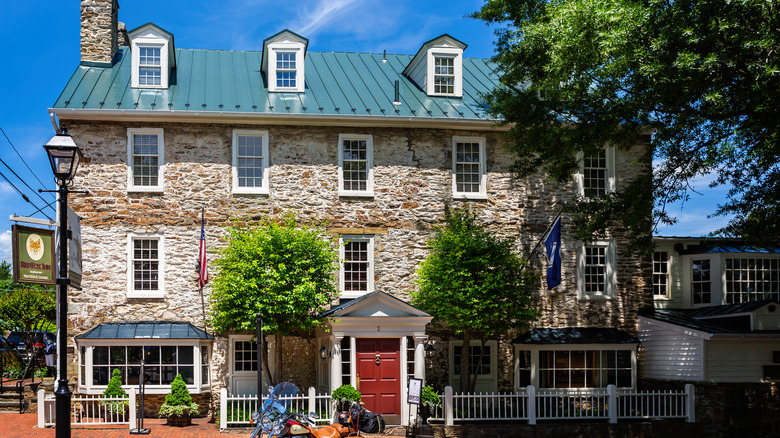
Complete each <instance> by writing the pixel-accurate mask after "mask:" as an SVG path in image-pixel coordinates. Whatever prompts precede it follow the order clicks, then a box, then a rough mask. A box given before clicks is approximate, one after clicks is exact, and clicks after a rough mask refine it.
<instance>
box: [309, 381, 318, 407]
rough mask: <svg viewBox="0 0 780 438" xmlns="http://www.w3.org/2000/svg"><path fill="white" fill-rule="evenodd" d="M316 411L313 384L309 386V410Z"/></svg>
mask: <svg viewBox="0 0 780 438" xmlns="http://www.w3.org/2000/svg"><path fill="white" fill-rule="evenodd" d="M311 412H314V413H317V390H315V389H314V387H313V386H310V387H309V412H308V413H311Z"/></svg>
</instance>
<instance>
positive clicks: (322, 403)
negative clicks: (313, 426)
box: [219, 388, 333, 429]
mask: <svg viewBox="0 0 780 438" xmlns="http://www.w3.org/2000/svg"><path fill="white" fill-rule="evenodd" d="M219 399H220V403H219V427H220V428H221V429H224V428H227V427H230V426H249V425H250V424H251V423H250V422H251V420H252V412H256V411H257V396H256V395H228V391H227V388H222V390H221V391H220V397H219ZM263 400H264V401H265V396H264V397H263ZM281 400H283V401H285V400H286V401H289V402H290V410H292V411H295V412H302V413H309V412H315V413H317V423H318V424H330V423H331V420H332V415H333V406H332V404H331V401H330V394H317V391H316V390H315V389H314V388H309V390H308V392H307V393H306V394H297V395H294V396H289V397H282V398H281Z"/></svg>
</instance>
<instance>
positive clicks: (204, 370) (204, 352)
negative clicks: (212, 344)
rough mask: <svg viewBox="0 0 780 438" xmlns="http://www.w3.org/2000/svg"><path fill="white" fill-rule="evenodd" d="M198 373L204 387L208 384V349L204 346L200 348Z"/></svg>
mask: <svg viewBox="0 0 780 438" xmlns="http://www.w3.org/2000/svg"><path fill="white" fill-rule="evenodd" d="M200 372H201V374H200V375H201V382H202V383H203V384H204V385H208V383H209V347H206V346H205V345H204V346H202V347H200Z"/></svg>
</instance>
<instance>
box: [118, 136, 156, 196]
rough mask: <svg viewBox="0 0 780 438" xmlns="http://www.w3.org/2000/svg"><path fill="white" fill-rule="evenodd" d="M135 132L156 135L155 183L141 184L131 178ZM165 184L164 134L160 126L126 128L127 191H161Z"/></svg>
mask: <svg viewBox="0 0 780 438" xmlns="http://www.w3.org/2000/svg"><path fill="white" fill-rule="evenodd" d="M135 134H154V135H157V185H154V186H141V185H136V184H135V179H134V178H133V176H134V175H133V157H134V156H135V154H134V153H133V136H134V135H135ZM164 186H165V136H164V135H163V130H162V128H127V191H128V192H155V193H161V192H163V190H164Z"/></svg>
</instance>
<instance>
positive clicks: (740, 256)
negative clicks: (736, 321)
mask: <svg viewBox="0 0 780 438" xmlns="http://www.w3.org/2000/svg"><path fill="white" fill-rule="evenodd" d="M746 259H749V260H754V261H761V262H764V261H769V263H770V265H771V264H775V265H780V258H779V257H777V256H773V255H770V254H765V253H726V254H724V255H723V264H722V267H723V304H732V303H729V301H728V298H729V295H742V294H747V300H746V301H739V303H745V302H750V301H758V300H761V299H765V298H769V299H773V300H776V301H777V300H779V299H780V297H778V295H779V294H780V290H779V289H778V286H780V283H778V281H774V282H773V281H771V280H770V281H764V283H769V287H770V289H774V291H771V290H770V291H769V292H767V291H761V292H752V294H755V296H753V297H751V296H750V294H751V292H729V291H728V285H729V283H730V282H736V283H737V284H740V283H743V284H748V285H750V284H753V285H755V283H757V282H758V279H757V277H758V275H756V274H757V273H758V271H759V270H758V269H753V270H747V269H744V268H742V267H740V268H739V270H740V271H741V272H745V271H747V272H750V273H751V274H750V275H748V276H747V277H748V279H747V280H745V279H743V278H740V279H737V280H729V279H728V271H729V269H731V270H732V271H733V270H734V268H733V265H732V267H731V268H729V267H728V265H729V261H731V263H732V264H733V263H734V260H740V264H741V261H742V260H746ZM773 262H774V263H773ZM761 272H764V271H763V270H762V271H761ZM765 272H769V273H770V276H771V272H772V270H771V266H770V269H769V270H768V271H765ZM776 275H780V274H776ZM743 277H744V274H743ZM740 280H742V281H740ZM761 294H764V296H761V297H759V295H761ZM691 299H693V295H691ZM737 303H738V302H736V301H735V302H734V303H733V304H737Z"/></svg>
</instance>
